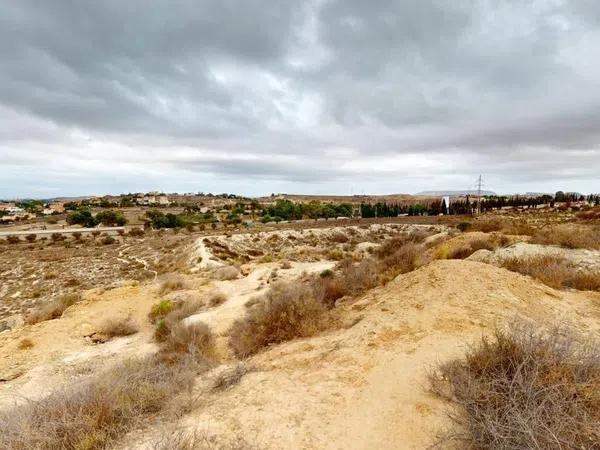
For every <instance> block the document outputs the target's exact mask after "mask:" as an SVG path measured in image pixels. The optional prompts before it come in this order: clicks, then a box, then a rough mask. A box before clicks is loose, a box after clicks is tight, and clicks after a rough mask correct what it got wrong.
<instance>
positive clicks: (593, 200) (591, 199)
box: [587, 194, 600, 206]
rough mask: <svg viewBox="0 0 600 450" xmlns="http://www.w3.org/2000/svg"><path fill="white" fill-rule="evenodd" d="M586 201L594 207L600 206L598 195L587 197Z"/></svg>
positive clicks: (599, 196) (599, 195)
mask: <svg viewBox="0 0 600 450" xmlns="http://www.w3.org/2000/svg"><path fill="white" fill-rule="evenodd" d="M587 201H588V202H589V203H591V204H593V205H595V206H600V194H590V195H588V198H587Z"/></svg>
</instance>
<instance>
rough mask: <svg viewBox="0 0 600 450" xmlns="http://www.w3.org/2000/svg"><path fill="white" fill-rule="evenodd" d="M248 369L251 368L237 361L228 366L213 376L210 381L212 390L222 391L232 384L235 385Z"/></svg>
mask: <svg viewBox="0 0 600 450" xmlns="http://www.w3.org/2000/svg"><path fill="white" fill-rule="evenodd" d="M250 371H251V369H250V368H248V366H246V365H245V364H244V363H237V364H235V365H233V366H232V367H228V368H226V369H225V370H222V371H221V372H219V373H218V374H217V375H216V376H215V378H214V379H213V383H212V390H213V391H224V390H226V389H228V388H230V387H232V386H235V385H236V384H238V383H239V382H240V380H241V379H242V377H243V376H244V375H246V374H247V373H248V372H250Z"/></svg>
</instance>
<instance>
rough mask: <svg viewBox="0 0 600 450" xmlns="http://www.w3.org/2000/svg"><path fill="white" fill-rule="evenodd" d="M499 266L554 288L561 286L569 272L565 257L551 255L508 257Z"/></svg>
mask: <svg viewBox="0 0 600 450" xmlns="http://www.w3.org/2000/svg"><path fill="white" fill-rule="evenodd" d="M501 267H504V268H505V269H508V270H510V271H512V272H518V273H521V274H523V275H528V276H530V277H533V278H536V279H538V280H540V281H541V282H542V283H544V284H546V285H548V286H550V287H553V288H555V289H560V288H562V287H563V285H564V282H565V280H566V278H567V274H568V272H569V269H568V267H569V263H568V261H567V260H566V259H565V258H561V257H558V256H551V255H540V256H530V257H525V258H518V257H514V258H508V259H505V260H503V261H502V262H501Z"/></svg>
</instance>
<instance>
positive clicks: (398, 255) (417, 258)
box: [379, 242, 429, 283]
mask: <svg viewBox="0 0 600 450" xmlns="http://www.w3.org/2000/svg"><path fill="white" fill-rule="evenodd" d="M428 262H429V256H428V254H427V252H426V251H425V248H424V247H423V245H422V244H415V243H412V242H409V243H406V244H404V245H403V246H401V247H400V248H398V249H397V250H396V251H395V252H394V253H392V254H390V255H387V256H385V257H383V258H381V259H380V261H379V270H380V272H381V275H380V280H381V282H383V283H386V282H388V281H390V280H393V279H394V278H396V277H397V276H398V275H400V274H402V273H407V272H411V271H413V270H415V269H417V268H419V267H421V266H422V265H424V264H427V263H428Z"/></svg>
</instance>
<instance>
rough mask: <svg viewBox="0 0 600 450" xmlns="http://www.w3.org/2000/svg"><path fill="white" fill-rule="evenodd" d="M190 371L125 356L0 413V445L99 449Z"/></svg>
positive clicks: (170, 393) (186, 380)
mask: <svg viewBox="0 0 600 450" xmlns="http://www.w3.org/2000/svg"><path fill="white" fill-rule="evenodd" d="M195 374H196V372H195V371H194V370H190V369H185V368H183V367H179V366H169V365H165V364H162V363H160V362H158V360H156V359H155V358H147V359H142V360H132V361H128V362H126V363H124V364H122V365H119V366H116V367H114V368H112V369H110V370H108V371H106V372H104V373H102V374H101V375H98V376H96V377H93V378H91V379H88V380H86V381H84V382H82V383H79V384H76V385H75V386H73V385H71V386H68V387H66V388H64V389H61V390H58V391H55V392H54V393H52V394H51V395H49V396H47V397H45V398H43V399H42V400H38V401H29V402H28V403H27V404H25V405H24V406H20V407H17V408H15V409H13V410H11V411H7V412H4V413H0V428H1V429H2V433H0V448H6V449H15V450H16V449H19V450H21V449H22V450H26V449H33V448H35V449H40V450H51V449H86V450H88V449H89V450H92V449H102V448H107V447H110V446H112V445H113V444H115V443H116V441H117V439H118V438H119V437H120V436H122V435H124V434H125V433H127V432H129V431H130V430H132V429H133V428H135V427H136V426H139V425H141V424H142V423H143V422H144V419H146V418H148V417H149V416H151V415H154V414H156V413H158V412H160V411H161V410H162V409H163V408H164V406H165V405H166V404H167V403H168V401H169V400H170V399H171V398H173V397H174V396H175V395H176V394H178V393H179V392H181V391H182V390H183V389H185V388H186V387H187V386H189V385H190V384H191V383H192V382H193V378H194V376H195Z"/></svg>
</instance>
